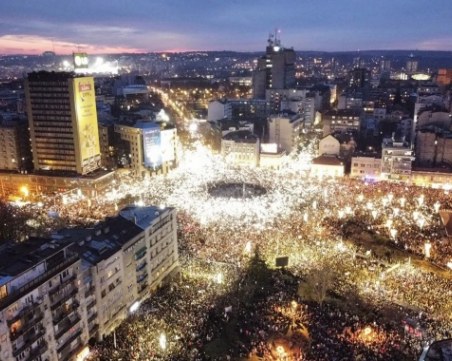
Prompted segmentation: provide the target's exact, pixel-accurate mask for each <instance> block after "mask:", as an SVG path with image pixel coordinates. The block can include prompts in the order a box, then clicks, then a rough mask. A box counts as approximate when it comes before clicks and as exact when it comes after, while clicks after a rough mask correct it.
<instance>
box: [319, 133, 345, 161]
mask: <svg viewBox="0 0 452 361" xmlns="http://www.w3.org/2000/svg"><path fill="white" fill-rule="evenodd" d="M340 149H341V145H340V143H339V140H338V139H337V138H335V137H334V136H332V135H331V134H329V135H327V136H326V137H323V138H322V139H320V141H319V152H318V154H319V155H336V156H339V153H340Z"/></svg>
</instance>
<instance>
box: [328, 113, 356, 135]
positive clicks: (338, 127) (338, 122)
mask: <svg viewBox="0 0 452 361" xmlns="http://www.w3.org/2000/svg"><path fill="white" fill-rule="evenodd" d="M322 122H323V136H327V135H328V134H331V133H334V132H350V131H354V132H359V130H360V127H361V111H358V110H351V109H344V110H331V111H327V112H325V113H324V114H323V115H322Z"/></svg>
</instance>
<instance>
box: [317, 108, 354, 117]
mask: <svg viewBox="0 0 452 361" xmlns="http://www.w3.org/2000/svg"><path fill="white" fill-rule="evenodd" d="M360 115H361V110H360V109H338V110H327V111H326V112H325V113H323V116H339V117H359V116H360Z"/></svg>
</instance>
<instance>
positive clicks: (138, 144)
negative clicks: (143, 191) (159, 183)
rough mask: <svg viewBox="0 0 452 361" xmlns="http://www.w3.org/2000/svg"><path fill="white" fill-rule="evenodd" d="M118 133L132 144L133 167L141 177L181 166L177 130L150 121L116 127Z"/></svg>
mask: <svg viewBox="0 0 452 361" xmlns="http://www.w3.org/2000/svg"><path fill="white" fill-rule="evenodd" d="M115 132H116V133H118V134H119V135H120V137H121V139H122V140H124V141H126V142H127V143H128V144H129V147H128V148H129V150H130V153H129V157H130V167H131V170H132V172H133V174H134V175H135V176H137V177H140V178H141V177H145V176H146V175H153V174H157V173H167V172H169V170H170V169H172V168H174V167H175V166H176V163H177V129H176V128H175V127H167V128H163V129H161V125H160V124H158V123H154V122H148V121H137V122H135V123H133V124H129V123H120V124H115Z"/></svg>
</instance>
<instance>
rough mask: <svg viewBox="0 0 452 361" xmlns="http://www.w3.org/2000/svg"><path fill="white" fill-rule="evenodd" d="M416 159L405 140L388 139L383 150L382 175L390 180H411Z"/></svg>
mask: <svg viewBox="0 0 452 361" xmlns="http://www.w3.org/2000/svg"><path fill="white" fill-rule="evenodd" d="M413 161H414V154H413V151H412V149H411V148H410V147H409V146H407V145H405V144H404V143H403V142H394V141H391V140H387V141H384V142H383V145H382V150H381V177H382V178H383V179H389V180H409V179H410V177H411V168H412V163H413Z"/></svg>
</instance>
